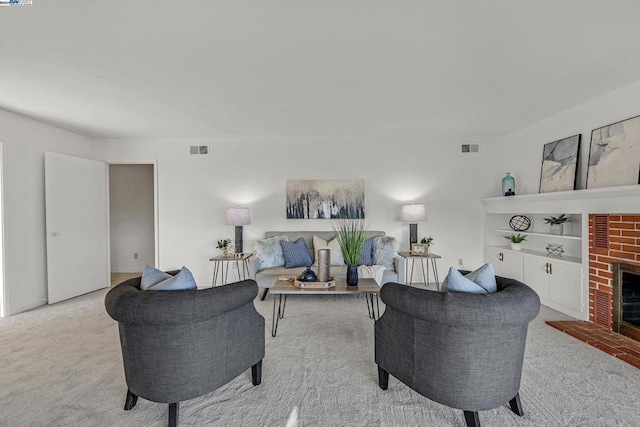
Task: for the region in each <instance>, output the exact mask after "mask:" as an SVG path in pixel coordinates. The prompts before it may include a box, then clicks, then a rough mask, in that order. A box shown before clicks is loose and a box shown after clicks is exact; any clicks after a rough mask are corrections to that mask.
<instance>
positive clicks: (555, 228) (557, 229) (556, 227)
mask: <svg viewBox="0 0 640 427" xmlns="http://www.w3.org/2000/svg"><path fill="white" fill-rule="evenodd" d="M562 233H564V224H551V234H555V235H556V236H561V235H562Z"/></svg>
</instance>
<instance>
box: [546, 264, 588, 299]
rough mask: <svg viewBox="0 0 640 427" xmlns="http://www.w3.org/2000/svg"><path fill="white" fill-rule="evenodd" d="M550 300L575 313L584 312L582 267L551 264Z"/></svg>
mask: <svg viewBox="0 0 640 427" xmlns="http://www.w3.org/2000/svg"><path fill="white" fill-rule="evenodd" d="M550 264H551V269H550V272H549V273H550V274H549V277H550V281H549V298H550V299H552V300H553V301H555V302H557V303H558V304H562V305H564V306H565V307H569V308H570V309H572V310H575V311H582V289H583V288H582V266H581V265H570V264H564V263H561V262H551V263H550Z"/></svg>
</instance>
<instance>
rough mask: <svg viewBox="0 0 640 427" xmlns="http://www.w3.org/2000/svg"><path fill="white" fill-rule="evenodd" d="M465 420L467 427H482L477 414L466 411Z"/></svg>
mask: <svg viewBox="0 0 640 427" xmlns="http://www.w3.org/2000/svg"><path fill="white" fill-rule="evenodd" d="M464 420H465V421H466V422H467V427H480V417H479V416H478V413H477V412H471V411H464Z"/></svg>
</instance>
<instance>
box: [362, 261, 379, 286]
mask: <svg viewBox="0 0 640 427" xmlns="http://www.w3.org/2000/svg"><path fill="white" fill-rule="evenodd" d="M383 274H384V267H383V266H381V265H359V266H358V277H361V278H363V279H375V280H376V282H377V283H378V284H380V283H382V275H383Z"/></svg>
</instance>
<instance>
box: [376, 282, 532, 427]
mask: <svg viewBox="0 0 640 427" xmlns="http://www.w3.org/2000/svg"><path fill="white" fill-rule="evenodd" d="M496 283H497V289H498V290H497V292H493V293H488V294H471V293H463V292H453V291H449V292H434V291H430V290H425V289H419V288H412V287H409V286H402V285H398V284H393V283H389V284H387V285H386V286H385V287H384V288H382V290H381V291H380V298H381V299H382V301H383V302H384V303H385V307H386V309H385V312H384V314H383V315H382V316H381V317H380V319H378V320H377V321H376V324H375V361H376V364H377V365H378V376H379V385H380V388H382V389H383V390H386V389H387V387H388V385H389V375H392V376H394V377H395V378H397V379H398V380H400V381H402V382H403V383H404V384H406V385H407V386H408V387H410V388H411V389H413V390H415V391H417V392H418V393H420V394H421V395H423V396H425V397H427V398H428V399H431V400H433V401H435V402H439V403H441V404H443V405H447V406H450V407H452V408H456V409H461V410H462V411H464V417H465V420H466V422H467V426H479V425H480V419H479V417H478V411H485V410H489V409H494V408H497V407H500V406H502V405H504V404H506V403H507V402H509V406H510V408H511V410H512V411H513V412H515V413H516V414H518V415H520V416H522V414H523V411H522V405H521V403H520V396H519V390H520V378H521V374H522V362H523V359H524V351H525V343H526V338H527V328H528V326H529V322H531V320H533V319H534V318H535V317H536V316H537V315H538V312H539V311H540V299H539V298H538V295H537V294H536V293H535V291H533V290H532V289H531V288H529V287H528V286H526V285H525V284H523V283H521V282H519V281H517V280H513V279H507V278H504V277H496ZM514 422H515V421H514Z"/></svg>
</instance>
